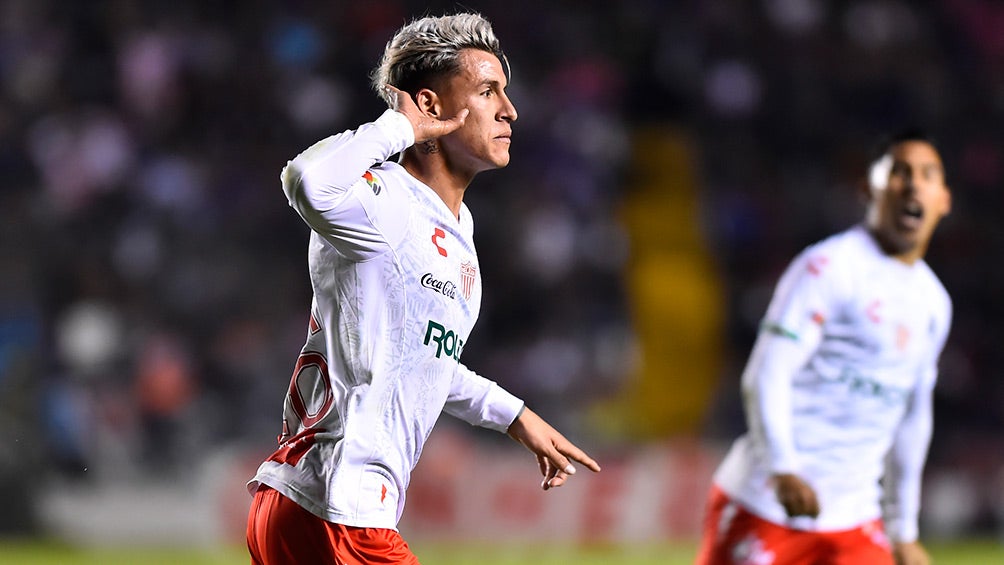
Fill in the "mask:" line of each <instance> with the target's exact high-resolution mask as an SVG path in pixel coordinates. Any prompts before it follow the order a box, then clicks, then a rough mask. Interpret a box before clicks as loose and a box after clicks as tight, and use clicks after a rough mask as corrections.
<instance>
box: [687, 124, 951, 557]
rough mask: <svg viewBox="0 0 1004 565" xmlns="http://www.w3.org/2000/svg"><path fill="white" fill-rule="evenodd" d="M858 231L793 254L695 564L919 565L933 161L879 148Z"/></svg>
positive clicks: (938, 205) (902, 143)
mask: <svg viewBox="0 0 1004 565" xmlns="http://www.w3.org/2000/svg"><path fill="white" fill-rule="evenodd" d="M869 173H870V174H869V178H868V181H869V182H868V184H869V185H870V201H869V204H868V208H867V212H866V216H865V219H864V222H863V223H862V224H861V225H859V226H855V227H852V228H851V229H849V230H847V231H845V232H843V233H839V234H837V235H834V236H832V237H830V238H828V239H826V240H824V241H822V242H820V243H817V244H816V245H813V246H811V247H809V248H808V249H806V250H805V251H804V252H802V253H801V254H800V255H799V256H798V257H797V258H796V259H795V260H794V261H793V262H792V263H791V265H790V266H789V267H788V269H787V271H786V272H785V274H784V275H783V277H782V278H781V280H780V282H779V283H778V285H777V288H776V289H775V293H774V297H773V299H772V301H771V303H770V306H769V308H768V310H767V315H766V318H765V319H764V322H763V325H762V327H761V331H760V334H759V336H758V338H757V341H756V344H755V345H754V347H753V351H752V354H751V355H750V359H749V361H748V364H747V366H746V370H745V372H744V374H743V384H742V386H743V399H744V403H745V407H746V414H747V421H748V424H749V431H748V432H747V433H746V434H745V435H744V436H742V437H740V438H739V439H738V440H737V441H736V442H735V443H734V444H733V446H732V449H731V450H730V451H729V453H728V455H727V456H726V458H725V460H724V461H723V462H722V464H721V466H720V467H719V468H718V470H717V472H716V473H715V476H714V485H713V487H712V491H711V493H710V496H709V501H708V509H707V514H706V517H705V525H704V538H703V542H702V546H701V549H700V553H699V555H698V558H697V563H700V564H702V565H710V564H715V565H725V564H730V565H731V564H750V565H753V564H756V565H767V564H771V565H816V564H819V565H822V564H826V565H861V564H868V565H881V564H886V563H888V564H892V563H893V562H894V560H895V562H897V563H900V564H908V565H925V564H927V563H928V557H927V554H926V552H925V551H924V549H923V547H922V546H921V545H920V544H919V542H918V541H917V516H918V513H919V507H920V483H921V474H922V471H923V467H924V461H925V459H926V455H927V448H928V443H929V441H930V437H931V427H932V417H931V411H932V407H931V396H932V390H933V388H934V384H935V379H936V377H937V361H938V357H939V356H940V353H941V350H942V348H943V347H944V344H945V340H946V338H947V336H948V331H949V325H950V323H951V312H952V306H951V301H950V299H949V296H948V293H947V292H946V291H945V289H944V287H943V286H942V285H941V283H940V282H939V281H938V279H937V277H936V276H935V275H934V273H933V272H932V271H931V269H930V268H929V267H928V265H927V264H926V263H925V262H924V260H923V257H924V254H925V251H926V250H927V246H928V242H929V241H930V239H931V235H932V234H933V233H934V230H935V227H936V226H937V225H938V222H939V221H940V220H941V219H942V218H943V217H944V216H945V215H946V214H948V212H949V209H950V208H951V195H950V193H949V189H948V186H947V185H946V183H945V172H944V167H943V165H942V160H941V156H940V154H939V152H938V150H937V149H936V148H935V146H934V145H933V143H932V142H931V141H930V140H929V139H928V138H926V137H924V136H923V135H922V134H919V133H905V134H902V135H899V136H896V137H894V138H892V140H891V141H890V142H889V143H888V144H887V145H885V147H884V150H883V151H882V152H881V154H880V155H879V156H878V157H877V158H876V160H875V161H874V162H873V163H872V165H871V168H870V171H869Z"/></svg>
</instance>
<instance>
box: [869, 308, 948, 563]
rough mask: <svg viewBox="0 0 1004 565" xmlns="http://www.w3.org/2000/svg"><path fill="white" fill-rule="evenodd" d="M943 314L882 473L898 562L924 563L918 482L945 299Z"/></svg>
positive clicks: (926, 559) (945, 328)
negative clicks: (919, 535) (884, 472)
mask: <svg viewBox="0 0 1004 565" xmlns="http://www.w3.org/2000/svg"><path fill="white" fill-rule="evenodd" d="M944 314H945V315H944V317H943V318H942V320H941V322H942V324H941V328H942V329H941V332H940V335H939V337H938V340H937V342H936V343H937V346H936V347H935V348H933V351H932V352H931V356H930V358H929V359H928V360H927V361H926V362H924V363H922V364H921V368H920V369H919V370H920V375H919V378H918V379H917V385H916V386H915V387H914V390H913V392H912V394H911V396H910V398H909V400H908V402H909V404H908V405H907V409H906V413H905V414H904V417H903V420H902V421H901V422H900V425H899V428H898V429H897V431H896V437H895V438H894V441H893V445H892V449H891V450H890V453H889V458H888V464H887V468H886V476H885V483H884V487H885V499H884V501H883V503H884V504H883V511H884V514H885V522H886V528H887V529H888V534H889V537H890V538H891V539H892V542H893V554H894V556H895V558H896V562H897V563H898V564H899V565H927V564H928V563H929V562H930V559H929V557H928V556H927V552H926V551H924V548H923V546H922V545H921V544H920V542H919V541H918V526H917V521H918V518H919V515H920V500H921V482H922V479H923V474H924V465H925V463H926V461H927V452H928V447H929V446H930V443H931V434H932V432H933V430H934V387H935V384H936V382H937V379H938V359H939V358H940V357H941V352H942V350H943V349H944V346H945V342H946V341H947V339H948V328H949V327H950V326H951V318H952V307H951V302H950V300H948V299H947V295H946V300H945V308H944Z"/></svg>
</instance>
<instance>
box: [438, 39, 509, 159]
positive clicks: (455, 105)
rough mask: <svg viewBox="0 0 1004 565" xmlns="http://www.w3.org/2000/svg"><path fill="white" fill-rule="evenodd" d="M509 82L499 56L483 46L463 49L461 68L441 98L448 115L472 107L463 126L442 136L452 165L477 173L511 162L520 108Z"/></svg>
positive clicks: (450, 79) (442, 142)
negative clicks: (509, 90)
mask: <svg viewBox="0 0 1004 565" xmlns="http://www.w3.org/2000/svg"><path fill="white" fill-rule="evenodd" d="M506 86H507V80H506V76H505V72H504V71H503V70H502V63H501V62H500V61H499V59H498V57H496V56H495V55H493V54H491V53H488V52H487V51H481V50H479V49H464V50H463V51H461V52H460V72H459V73H457V74H456V75H453V76H451V77H450V78H449V79H447V81H446V84H445V85H444V86H443V88H442V90H441V98H440V100H441V101H442V104H443V115H445V116H453V115H456V113H457V112H459V111H460V110H462V109H464V108H467V109H468V110H469V111H470V114H468V115H467V119H466V120H465V121H464V125H463V127H461V128H460V129H459V130H457V131H455V132H453V133H451V134H450V135H447V136H445V137H442V138H440V143H441V144H442V147H443V153H444V155H445V156H446V158H447V160H448V162H449V163H450V166H451V167H453V168H456V169H458V170H462V171H464V172H465V173H469V174H471V175H474V174H476V173H479V172H481V171H485V170H488V169H496V168H499V167H504V166H506V165H508V164H509V144H510V141H511V137H512V123H513V122H514V121H516V108H515V106H513V104H512V102H511V101H510V100H509V97H508V96H507V95H506V93H505V88H506Z"/></svg>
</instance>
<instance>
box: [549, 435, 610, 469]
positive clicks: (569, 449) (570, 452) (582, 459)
mask: <svg viewBox="0 0 1004 565" xmlns="http://www.w3.org/2000/svg"><path fill="white" fill-rule="evenodd" d="M557 449H558V451H560V452H561V453H562V454H564V455H565V456H566V457H568V458H570V459H573V460H575V461H578V462H579V463H582V464H583V465H585V466H586V467H587V468H588V469H589V470H590V471H593V472H594V473H598V472H600V464H599V463H597V462H596V461H595V460H593V458H592V457H590V456H589V455H587V454H586V452H585V451H582V450H581V449H579V448H578V447H576V446H575V445H573V444H572V443H570V442H565V443H564V444H562V445H560V446H557Z"/></svg>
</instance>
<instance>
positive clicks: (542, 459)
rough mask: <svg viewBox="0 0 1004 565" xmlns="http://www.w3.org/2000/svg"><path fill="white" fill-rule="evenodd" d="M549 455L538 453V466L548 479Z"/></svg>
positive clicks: (545, 478)
mask: <svg viewBox="0 0 1004 565" xmlns="http://www.w3.org/2000/svg"><path fill="white" fill-rule="evenodd" d="M548 465H549V464H548V462H547V457H544V456H543V455H537V467H538V468H539V469H540V474H541V475H542V476H543V477H544V480H547V468H548Z"/></svg>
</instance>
